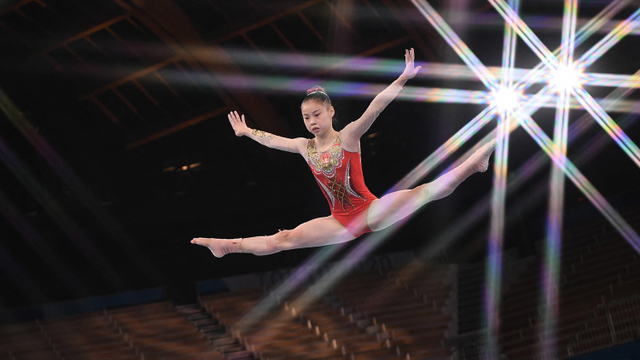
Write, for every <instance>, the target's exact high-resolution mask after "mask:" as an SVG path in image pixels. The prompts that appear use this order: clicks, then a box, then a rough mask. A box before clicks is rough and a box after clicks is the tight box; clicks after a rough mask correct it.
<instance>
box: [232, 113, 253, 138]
mask: <svg viewBox="0 0 640 360" xmlns="http://www.w3.org/2000/svg"><path fill="white" fill-rule="evenodd" d="M228 117H229V123H231V127H232V128H233V131H234V132H235V133H236V136H237V137H241V136H245V135H249V134H250V133H251V129H249V127H248V126H247V124H246V123H245V121H244V115H242V116H240V115H238V112H237V111H232V112H230V113H229V116H228Z"/></svg>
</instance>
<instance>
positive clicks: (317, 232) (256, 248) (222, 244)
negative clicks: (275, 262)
mask: <svg viewBox="0 0 640 360" xmlns="http://www.w3.org/2000/svg"><path fill="white" fill-rule="evenodd" d="M353 239H355V236H353V235H351V234H350V233H349V232H348V231H347V229H345V227H344V226H342V224H340V223H339V222H338V221H337V220H336V219H334V218H333V216H327V217H322V218H317V219H313V220H310V221H307V222H305V223H303V224H300V225H298V226H297V227H296V228H295V229H293V230H282V231H279V232H278V233H276V234H273V235H265V236H253V237H248V238H244V239H216V238H195V239H193V240H191V243H192V244H197V245H202V246H205V247H208V248H209V250H211V253H212V254H213V255H214V256H215V257H218V258H219V257H223V256H224V255H226V254H229V253H250V254H254V255H268V254H275V253H277V252H280V251H282V250H290V249H299V248H306V247H316V246H322V245H329V244H338V243H343V242H346V241H351V240H353Z"/></svg>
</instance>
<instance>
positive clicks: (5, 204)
mask: <svg viewBox="0 0 640 360" xmlns="http://www.w3.org/2000/svg"><path fill="white" fill-rule="evenodd" d="M0 141H1V140H0ZM0 213H2V215H4V217H5V218H6V219H7V220H9V222H11V224H12V225H13V227H14V228H15V229H16V230H17V231H18V232H19V233H20V234H21V235H22V236H23V237H24V238H25V239H26V240H27V242H28V243H29V245H31V248H32V249H33V251H35V252H36V253H38V255H40V257H41V259H42V260H43V261H46V262H47V263H48V265H49V266H50V267H51V269H54V270H55V273H54V274H55V275H56V276H57V277H58V278H59V280H62V283H63V284H65V286H66V288H67V290H69V291H71V292H76V293H77V292H78V290H79V289H82V288H83V287H84V286H83V285H82V282H81V281H80V280H79V279H78V277H77V276H76V274H75V273H74V272H73V271H71V270H70V269H69V268H68V267H67V265H66V264H65V263H64V262H63V261H62V260H61V259H60V258H59V257H58V254H57V253H56V251H55V250H54V249H53V248H51V247H50V246H49V244H48V242H46V241H44V239H42V237H41V236H40V235H39V234H38V233H37V232H36V230H34V229H33V227H31V225H30V224H29V221H27V219H26V218H25V217H24V215H22V213H21V212H20V210H18V209H17V208H16V207H15V205H13V203H12V202H11V200H9V198H7V197H6V195H5V194H4V193H3V192H2V191H0Z"/></svg>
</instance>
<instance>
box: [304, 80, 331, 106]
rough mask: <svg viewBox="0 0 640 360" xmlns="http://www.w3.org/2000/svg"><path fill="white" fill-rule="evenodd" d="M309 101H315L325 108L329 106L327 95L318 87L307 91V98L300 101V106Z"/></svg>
mask: <svg viewBox="0 0 640 360" xmlns="http://www.w3.org/2000/svg"><path fill="white" fill-rule="evenodd" d="M310 100H315V101H318V102H320V103H323V104H325V105H327V106H331V99H329V95H327V92H326V91H324V89H323V88H321V87H320V86H318V85H316V86H314V87H312V88H311V89H309V90H307V96H305V97H304V100H302V104H304V103H305V102H307V101H310Z"/></svg>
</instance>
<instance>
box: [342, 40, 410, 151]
mask: <svg viewBox="0 0 640 360" xmlns="http://www.w3.org/2000/svg"><path fill="white" fill-rule="evenodd" d="M414 60H415V52H414V50H413V48H412V49H410V50H405V54H404V61H405V68H404V71H403V72H402V74H401V75H400V76H399V77H398V78H397V79H396V80H395V81H394V82H392V83H391V85H389V86H388V87H387V88H386V89H384V90H382V92H380V93H379V94H378V95H376V97H375V98H373V100H372V101H371V104H369V107H367V110H365V112H364V113H363V114H362V116H361V117H360V118H359V119H358V120H356V121H354V122H352V123H350V124H349V125H347V126H345V127H344V129H342V132H341V134H342V138H343V141H347V142H348V143H354V142H358V141H359V140H360V137H362V135H364V133H366V132H367V130H369V128H370V127H371V125H372V124H373V122H374V121H375V120H376V118H377V117H378V115H380V113H381V112H382V110H384V109H385V108H386V107H387V105H389V103H391V101H392V100H393V99H395V97H396V96H397V95H398V93H400V90H402V87H403V86H404V84H405V83H406V82H407V80H409V79H412V78H413V77H414V76H416V74H417V73H418V71H420V69H421V68H422V67H421V66H418V67H415V66H414Z"/></svg>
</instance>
